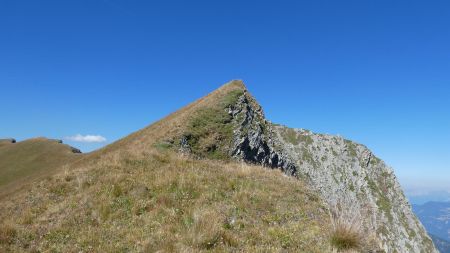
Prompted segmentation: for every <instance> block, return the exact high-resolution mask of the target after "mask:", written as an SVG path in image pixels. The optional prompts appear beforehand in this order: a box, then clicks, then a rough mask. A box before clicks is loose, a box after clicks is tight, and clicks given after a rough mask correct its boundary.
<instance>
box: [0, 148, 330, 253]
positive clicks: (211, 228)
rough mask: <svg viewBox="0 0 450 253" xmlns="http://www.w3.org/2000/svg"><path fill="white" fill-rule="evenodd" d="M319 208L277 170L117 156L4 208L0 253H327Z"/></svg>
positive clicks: (167, 156)
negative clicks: (33, 251) (224, 252)
mask: <svg viewBox="0 0 450 253" xmlns="http://www.w3.org/2000/svg"><path fill="white" fill-rule="evenodd" d="M317 199H318V198H317V196H315V195H314V193H312V192H310V191H309V190H308V189H307V188H306V187H305V186H304V185H303V184H302V183H301V182H300V181H298V180H296V179H293V178H289V177H286V176H284V175H283V174H282V173H281V172H279V171H277V170H267V169H264V168H261V167H257V166H249V165H245V164H240V163H226V164H224V163H223V162H220V161H208V160H192V159H191V158H189V157H180V156H179V155H178V154H174V153H171V152H164V151H162V152H161V151H157V150H155V149H151V150H147V151H146V152H141V153H140V154H139V155H136V154H131V153H128V152H125V153H122V152H116V153H111V154H108V155H105V156H103V157H101V158H100V159H99V160H97V161H96V162H95V163H92V164H87V165H86V166H85V167H83V168H78V169H74V170H67V171H65V172H61V173H59V174H56V175H54V176H52V177H50V178H48V179H46V180H45V181H42V182H39V183H35V184H34V185H33V187H32V188H30V189H29V190H28V191H27V192H22V193H20V194H16V195H14V196H12V197H11V198H10V199H9V200H8V201H3V203H2V205H1V206H0V220H1V227H2V230H1V231H2V232H1V236H2V237H1V238H2V240H1V242H0V251H2V250H4V251H5V250H6V251H27V250H41V251H44V252H45V251H54V252H78V251H85V252H116V251H127V252H129V251H131V252H157V251H159V252H201V251H209V250H213V251H244V252H261V251H262V252H279V251H284V250H287V251H297V252H326V251H328V250H329V239H328V238H327V236H326V232H325V231H327V230H328V224H329V220H328V215H327V211H326V209H325V207H324V206H323V205H322V204H321V203H320V202H318V201H317ZM5 228H7V229H5ZM10 228H14V229H13V230H11V229H10ZM11 231H15V232H14V233H12V232H11Z"/></svg>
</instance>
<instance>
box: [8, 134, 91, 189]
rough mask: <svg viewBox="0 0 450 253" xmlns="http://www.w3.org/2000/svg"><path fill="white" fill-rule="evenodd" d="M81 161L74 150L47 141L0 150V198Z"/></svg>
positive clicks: (36, 140) (12, 145)
mask: <svg viewBox="0 0 450 253" xmlns="http://www.w3.org/2000/svg"><path fill="white" fill-rule="evenodd" d="M81 157H82V155H81V154H75V153H73V152H72V151H71V147H70V146H67V145H64V144H60V143H57V142H56V141H53V140H48V139H45V138H34V139H29V140H26V141H21V142H18V143H14V144H12V143H10V144H7V145H3V146H0V197H2V196H5V195H6V194H8V193H11V192H12V191H14V190H16V189H17V188H19V187H21V186H23V185H24V184H26V183H29V182H33V181H35V180H38V179H40V178H43V177H45V176H47V175H51V174H53V173H55V172H57V171H58V170H59V169H60V168H61V167H62V166H63V165H64V164H68V163H71V162H74V161H76V160H77V159H80V158H81Z"/></svg>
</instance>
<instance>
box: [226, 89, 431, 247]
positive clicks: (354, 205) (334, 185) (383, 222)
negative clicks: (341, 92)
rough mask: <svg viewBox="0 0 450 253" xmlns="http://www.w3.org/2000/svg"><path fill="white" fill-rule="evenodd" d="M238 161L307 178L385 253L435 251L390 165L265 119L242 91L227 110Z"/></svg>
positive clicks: (339, 141) (346, 144)
mask: <svg viewBox="0 0 450 253" xmlns="http://www.w3.org/2000/svg"><path fill="white" fill-rule="evenodd" d="M228 113H229V114H230V115H231V116H232V119H233V120H232V124H233V126H234V127H233V129H234V130H233V133H234V138H233V144H232V145H231V149H230V155H231V156H233V157H234V158H236V159H239V160H244V161H247V162H251V163H257V164H262V165H264V166H267V167H270V168H280V169H282V170H283V171H284V172H285V173H286V174H288V175H293V176H297V177H301V178H303V179H305V180H306V181H307V182H308V183H309V184H310V185H311V186H312V187H313V188H314V189H316V190H317V191H318V192H319V193H320V195H321V196H322V198H323V199H324V200H325V201H326V202H328V204H329V205H330V207H332V208H337V209H339V210H341V211H345V209H352V210H357V212H358V213H357V215H359V216H360V217H361V218H362V220H363V226H364V229H365V231H366V232H367V233H372V234H373V235H375V237H376V238H377V241H378V243H379V245H378V247H379V248H381V249H383V250H384V251H385V252H388V253H391V252H427V253H428V252H438V251H437V250H436V249H435V247H434V245H433V243H432V241H431V239H430V237H429V236H428V235H427V233H426V232H425V229H424V227H423V226H422V224H421V223H420V222H419V221H418V219H417V218H416V217H415V215H414V214H413V212H412V209H411V206H410V204H409V203H408V200H407V199H406V197H405V196H404V194H403V191H402V189H401V187H400V184H399V183H398V181H397V179H396V177H395V175H394V173H393V171H392V169H391V168H390V167H389V166H387V165H386V164H385V163H384V162H383V161H382V160H380V159H379V158H377V157H376V156H375V155H374V154H373V153H372V152H371V151H370V150H369V149H367V148H366V147H365V146H363V145H360V144H357V143H354V142H352V141H349V140H345V139H343V138H341V137H338V136H331V135H323V134H314V133H312V132H310V131H307V130H302V129H291V128H287V127H285V126H280V125H275V124H272V123H270V122H268V121H267V120H266V119H265V117H264V113H263V110H262V108H261V107H260V106H259V105H258V103H257V102H256V100H255V99H254V98H253V97H252V96H251V95H250V94H248V92H247V91H245V92H244V93H243V94H242V96H241V97H240V98H239V99H238V100H237V102H236V103H235V104H234V105H231V106H230V107H229V108H228Z"/></svg>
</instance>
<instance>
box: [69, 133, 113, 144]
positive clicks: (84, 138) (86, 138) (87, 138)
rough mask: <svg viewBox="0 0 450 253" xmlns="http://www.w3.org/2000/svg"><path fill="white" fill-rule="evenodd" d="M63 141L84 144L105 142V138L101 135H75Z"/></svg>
mask: <svg viewBox="0 0 450 253" xmlns="http://www.w3.org/2000/svg"><path fill="white" fill-rule="evenodd" d="M65 139H66V140H68V141H75V142H86V143H93V142H105V141H106V138H105V137H103V136H101V135H89V134H87V135H81V134H76V135H74V136H67V137H66V138H65Z"/></svg>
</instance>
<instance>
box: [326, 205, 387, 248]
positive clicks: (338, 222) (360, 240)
mask: <svg viewBox="0 0 450 253" xmlns="http://www.w3.org/2000/svg"><path fill="white" fill-rule="evenodd" d="M338 206H342V205H338ZM362 211H364V210H362ZM329 214H330V220H331V221H332V229H331V231H330V233H329V237H330V243H331V245H332V248H333V252H335V253H336V252H340V253H359V252H360V253H365V252H384V251H382V250H381V249H380V247H379V244H378V241H377V239H376V236H375V234H374V233H373V232H370V231H367V230H365V229H364V226H363V219H362V217H361V212H359V210H357V207H356V206H344V207H341V208H338V207H337V206H334V207H333V208H331V210H330V213H329Z"/></svg>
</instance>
